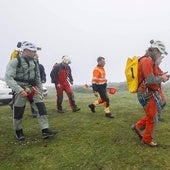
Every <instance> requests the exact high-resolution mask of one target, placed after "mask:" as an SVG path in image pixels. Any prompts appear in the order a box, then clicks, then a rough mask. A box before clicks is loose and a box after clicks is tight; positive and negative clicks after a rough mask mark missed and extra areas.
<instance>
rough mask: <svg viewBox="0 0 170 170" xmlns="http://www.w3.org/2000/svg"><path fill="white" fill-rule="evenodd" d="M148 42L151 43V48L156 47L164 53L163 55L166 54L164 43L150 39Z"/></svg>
mask: <svg viewBox="0 0 170 170" xmlns="http://www.w3.org/2000/svg"><path fill="white" fill-rule="evenodd" d="M150 43H151V48H157V49H158V50H159V51H160V52H161V53H162V54H165V55H167V54H168V53H167V52H166V48H165V45H164V43H162V42H161V41H154V40H151V41H150Z"/></svg>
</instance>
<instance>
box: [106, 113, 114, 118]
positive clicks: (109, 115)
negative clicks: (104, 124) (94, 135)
mask: <svg viewBox="0 0 170 170" xmlns="http://www.w3.org/2000/svg"><path fill="white" fill-rule="evenodd" d="M105 116H106V117H107V118H114V116H113V115H112V114H111V113H107V114H105Z"/></svg>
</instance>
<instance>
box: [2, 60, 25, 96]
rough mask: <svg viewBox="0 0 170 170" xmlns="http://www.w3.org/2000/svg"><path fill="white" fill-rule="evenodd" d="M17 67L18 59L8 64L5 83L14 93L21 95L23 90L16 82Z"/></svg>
mask: <svg viewBox="0 0 170 170" xmlns="http://www.w3.org/2000/svg"><path fill="white" fill-rule="evenodd" d="M17 65H18V60H17V59H13V60H11V61H10V62H9V63H8V65H7V67H6V72H5V81H6V83H7V85H8V86H9V87H10V88H11V89H12V90H13V91H15V92H16V93H20V92H21V91H23V88H22V87H21V86H20V85H18V83H17V82H16V81H15V78H16V72H17Z"/></svg>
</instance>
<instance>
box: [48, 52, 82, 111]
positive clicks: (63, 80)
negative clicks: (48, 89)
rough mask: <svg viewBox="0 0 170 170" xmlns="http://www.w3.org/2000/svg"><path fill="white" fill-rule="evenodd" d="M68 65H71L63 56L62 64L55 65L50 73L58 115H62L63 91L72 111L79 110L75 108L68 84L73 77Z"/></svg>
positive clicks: (71, 81) (66, 57) (68, 59)
mask: <svg viewBox="0 0 170 170" xmlns="http://www.w3.org/2000/svg"><path fill="white" fill-rule="evenodd" d="M70 63H71V60H70V58H69V57H68V56H66V55H65V56H63V57H62V62H61V63H58V64H56V65H55V66H54V67H53V69H52V71H51V73H50V76H51V79H52V82H54V83H55V87H56V93H57V102H56V104H57V110H58V113H64V110H63V108H62V102H63V92H64V91H65V92H66V94H67V96H68V99H69V103H70V107H71V109H72V111H73V112H77V111H79V110H80V108H79V107H77V105H76V104H75V100H74V94H73V91H72V89H71V86H70V84H73V77H72V73H71V68H70V66H69V64H70Z"/></svg>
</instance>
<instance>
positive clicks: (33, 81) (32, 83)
mask: <svg viewBox="0 0 170 170" xmlns="http://www.w3.org/2000/svg"><path fill="white" fill-rule="evenodd" d="M14 80H15V81H20V82H23V83H28V84H30V85H32V86H35V85H36V83H35V80H34V79H30V80H24V79H20V78H14Z"/></svg>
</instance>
